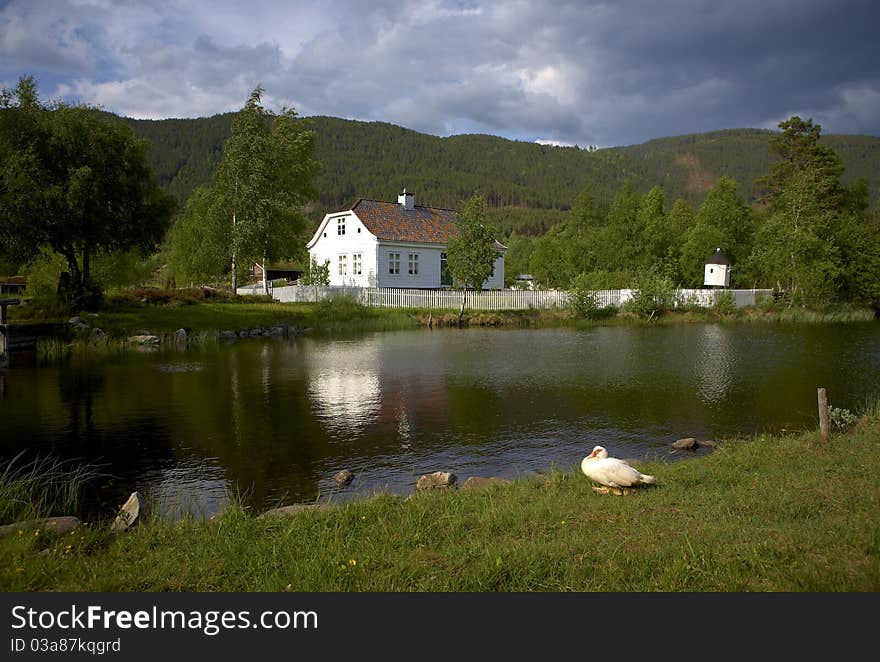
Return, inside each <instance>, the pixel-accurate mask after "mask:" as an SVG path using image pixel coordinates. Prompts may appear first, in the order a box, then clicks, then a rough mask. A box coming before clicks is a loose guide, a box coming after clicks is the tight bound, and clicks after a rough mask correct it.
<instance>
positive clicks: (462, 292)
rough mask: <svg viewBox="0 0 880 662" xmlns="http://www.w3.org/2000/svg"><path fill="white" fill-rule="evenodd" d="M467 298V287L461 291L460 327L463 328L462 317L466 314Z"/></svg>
mask: <svg viewBox="0 0 880 662" xmlns="http://www.w3.org/2000/svg"><path fill="white" fill-rule="evenodd" d="M466 298H467V288H464V289H463V290H462V291H461V307H460V308H459V309H458V328H459V329H460V328H461V318H462V316H463V315H464V301H465V299H466Z"/></svg>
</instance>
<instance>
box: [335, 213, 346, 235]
mask: <svg viewBox="0 0 880 662" xmlns="http://www.w3.org/2000/svg"><path fill="white" fill-rule="evenodd" d="M336 234H338V235H343V234H345V217H344V216H343V217H342V218H337V219H336Z"/></svg>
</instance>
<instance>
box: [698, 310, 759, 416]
mask: <svg viewBox="0 0 880 662" xmlns="http://www.w3.org/2000/svg"><path fill="white" fill-rule="evenodd" d="M698 347H699V348H698V355H697V356H696V357H695V360H694V376H695V378H696V381H697V384H698V388H697V397H699V398H700V400H703V401H704V402H708V403H714V402H719V401H721V400H724V398H726V397H727V394H728V391H729V390H730V387H731V384H732V381H733V374H734V370H735V364H736V354H735V353H734V347H733V342H732V339H731V336H730V331H729V329H727V328H725V327H724V326H722V325H720V324H707V325H705V326H703V327H701V328H700V343H699V346H698ZM746 360H748V358H747V359H746Z"/></svg>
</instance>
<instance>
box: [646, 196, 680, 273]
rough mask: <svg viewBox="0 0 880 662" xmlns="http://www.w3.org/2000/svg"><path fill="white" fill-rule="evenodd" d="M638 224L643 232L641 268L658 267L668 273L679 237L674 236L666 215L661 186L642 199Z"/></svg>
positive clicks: (664, 197)
mask: <svg viewBox="0 0 880 662" xmlns="http://www.w3.org/2000/svg"><path fill="white" fill-rule="evenodd" d="M636 222H637V223H638V226H639V227H640V228H641V230H642V245H643V251H644V254H643V258H642V260H641V264H640V265H639V266H641V267H649V266H651V265H658V266H659V267H660V268H661V269H662V270H664V271H668V270H669V269H668V267H667V265H666V263H667V260H668V259H669V255H670V252H671V250H672V246H673V245H674V244H675V243H676V242H677V241H678V237H677V236H675V235H673V234H672V228H671V227H670V225H669V220H668V217H667V214H666V196H665V195H664V194H663V189H662V188H660V187H659V186H655V187H653V188H652V189H651V190H650V191H648V192H647V193H646V194H645V196H644V197H643V198H642V200H641V203H640V204H639V210H638V212H637V214H636Z"/></svg>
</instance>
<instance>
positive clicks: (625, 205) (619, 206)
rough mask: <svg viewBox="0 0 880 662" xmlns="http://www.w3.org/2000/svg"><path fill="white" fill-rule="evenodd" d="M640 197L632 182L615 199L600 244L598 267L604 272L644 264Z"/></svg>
mask: <svg viewBox="0 0 880 662" xmlns="http://www.w3.org/2000/svg"><path fill="white" fill-rule="evenodd" d="M640 203H641V201H640V199H639V194H638V193H636V191H635V189H634V188H633V185H632V182H630V181H629V180H627V181H625V182H624V183H623V186H622V187H621V188H620V190H619V191H618V192H617V195H616V196H615V197H614V202H613V203H612V205H611V209H610V210H609V212H608V224H607V227H606V232H604V233H602V235H601V237H600V239H599V241H598V242H597V243H598V248H597V251H598V264H599V265H600V267H601V268H603V269H609V270H621V269H635V268H636V267H637V266H638V265H639V264H640V263H641V262H642V255H643V252H644V246H643V245H642V241H643V237H644V228H643V227H642V226H641V224H640V223H639V217H638V216H639V207H640Z"/></svg>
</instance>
